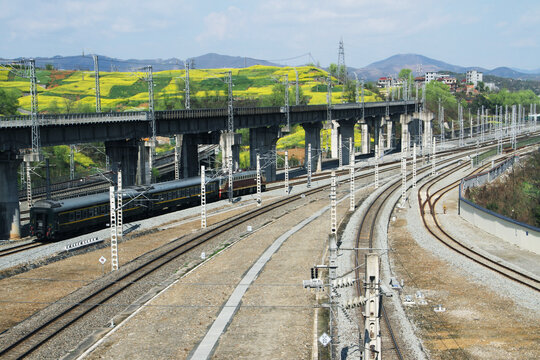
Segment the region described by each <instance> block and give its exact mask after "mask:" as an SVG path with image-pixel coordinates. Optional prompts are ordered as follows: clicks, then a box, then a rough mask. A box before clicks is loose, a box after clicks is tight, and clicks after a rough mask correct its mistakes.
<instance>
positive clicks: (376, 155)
mask: <svg viewBox="0 0 540 360" xmlns="http://www.w3.org/2000/svg"><path fill="white" fill-rule="evenodd" d="M378 153H379V145H377V144H375V189H378V188H379V156H378Z"/></svg>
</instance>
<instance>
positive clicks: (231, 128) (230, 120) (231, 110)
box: [226, 70, 234, 133]
mask: <svg viewBox="0 0 540 360" xmlns="http://www.w3.org/2000/svg"><path fill="white" fill-rule="evenodd" d="M226 82H227V84H228V96H229V106H228V108H227V109H228V118H227V131H228V132H229V133H233V132H234V108H233V89H232V87H233V83H232V71H230V70H229V78H228V80H227V81H226Z"/></svg>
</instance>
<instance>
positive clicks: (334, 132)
mask: <svg viewBox="0 0 540 360" xmlns="http://www.w3.org/2000/svg"><path fill="white" fill-rule="evenodd" d="M339 126H340V124H339V122H338V121H337V120H332V128H331V130H330V134H331V135H330V137H331V139H330V151H331V156H332V159H337V158H338V156H339V151H338V148H339Z"/></svg>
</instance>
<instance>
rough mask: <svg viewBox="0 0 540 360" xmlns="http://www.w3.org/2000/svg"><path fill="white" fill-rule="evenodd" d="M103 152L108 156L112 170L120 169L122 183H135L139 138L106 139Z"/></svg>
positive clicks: (128, 184)
mask: <svg viewBox="0 0 540 360" xmlns="http://www.w3.org/2000/svg"><path fill="white" fill-rule="evenodd" d="M105 153H106V154H107V156H108V157H109V161H110V164H111V168H112V169H113V171H118V170H119V169H120V170H122V185H123V186H131V185H135V183H136V181H137V167H138V166H137V165H138V160H139V140H137V139H126V140H114V141H106V142H105Z"/></svg>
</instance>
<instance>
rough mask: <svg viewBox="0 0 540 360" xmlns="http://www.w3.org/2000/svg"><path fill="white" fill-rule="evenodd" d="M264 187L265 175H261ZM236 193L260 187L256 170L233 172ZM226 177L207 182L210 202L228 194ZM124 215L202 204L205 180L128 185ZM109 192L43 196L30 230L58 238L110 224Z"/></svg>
mask: <svg viewBox="0 0 540 360" xmlns="http://www.w3.org/2000/svg"><path fill="white" fill-rule="evenodd" d="M261 183H262V186H261V191H264V190H265V178H264V176H263V177H262V178H261ZM233 190H234V191H233V196H235V197H236V196H240V195H244V194H249V193H255V192H256V191H257V180H256V173H255V171H246V172H239V173H235V174H234V175H233ZM227 191H228V180H227V178H226V177H218V178H215V179H211V180H209V181H208V182H207V183H206V199H207V202H212V201H217V200H220V199H221V198H222V196H223V197H227V196H228V193H227ZM122 193H123V195H122V203H123V219H124V222H129V221H132V220H135V219H140V218H147V217H152V216H155V215H158V214H161V213H164V212H168V211H174V210H178V209H180V208H185V207H191V206H196V205H199V204H200V201H201V200H200V196H201V180H200V178H199V177H197V178H189V179H182V180H173V181H166V182H163V183H156V184H152V185H151V186H134V187H127V188H125V189H124V190H123V191H122ZM109 201H110V200H109V193H108V192H107V193H101V194H94V195H87V196H81V197H77V198H71V199H65V200H39V201H36V203H35V204H34V205H33V206H32V208H31V209H30V233H31V235H33V236H35V237H37V238H38V239H43V240H58V239H62V238H66V237H69V236H71V235H77V234H82V233H86V232H90V231H92V230H95V229H99V228H103V227H105V226H107V225H108V223H109V220H110V202H109Z"/></svg>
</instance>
